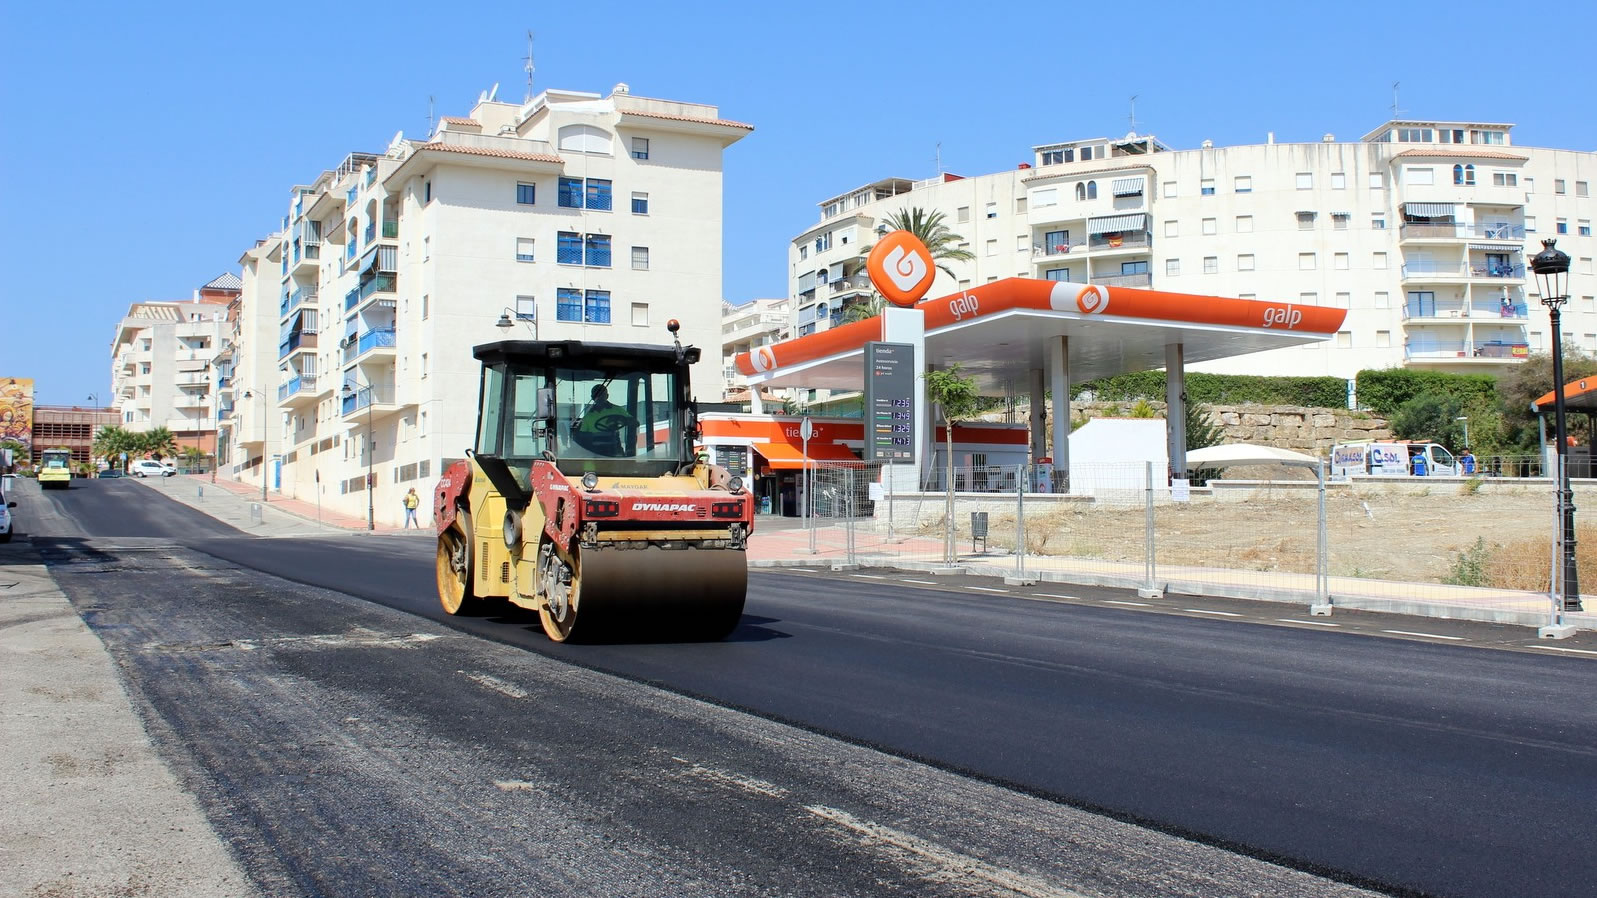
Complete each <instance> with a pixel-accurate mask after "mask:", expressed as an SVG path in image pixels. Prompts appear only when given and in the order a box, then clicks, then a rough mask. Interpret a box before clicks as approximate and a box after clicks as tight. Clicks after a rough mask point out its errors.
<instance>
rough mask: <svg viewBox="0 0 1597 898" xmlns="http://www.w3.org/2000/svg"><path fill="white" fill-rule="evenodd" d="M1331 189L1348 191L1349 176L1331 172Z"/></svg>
mask: <svg viewBox="0 0 1597 898" xmlns="http://www.w3.org/2000/svg"><path fill="white" fill-rule="evenodd" d="M1331 189H1332V190H1346V189H1347V175H1346V174H1345V173H1343V172H1339V171H1337V172H1331Z"/></svg>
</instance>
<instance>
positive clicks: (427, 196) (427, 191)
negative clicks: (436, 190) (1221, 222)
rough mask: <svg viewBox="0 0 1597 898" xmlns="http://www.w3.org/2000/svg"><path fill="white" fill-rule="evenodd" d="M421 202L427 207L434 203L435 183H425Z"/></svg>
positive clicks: (422, 186)
mask: <svg viewBox="0 0 1597 898" xmlns="http://www.w3.org/2000/svg"><path fill="white" fill-rule="evenodd" d="M421 197H422V199H421V202H422V205H424V206H425V205H426V204H428V203H430V202H432V201H433V182H431V181H423V182H422V185H421Z"/></svg>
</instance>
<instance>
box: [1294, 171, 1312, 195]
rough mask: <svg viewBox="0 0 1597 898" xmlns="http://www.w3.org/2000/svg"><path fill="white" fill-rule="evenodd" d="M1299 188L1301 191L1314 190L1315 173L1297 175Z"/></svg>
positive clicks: (1303, 172)
mask: <svg viewBox="0 0 1597 898" xmlns="http://www.w3.org/2000/svg"><path fill="white" fill-rule="evenodd" d="M1297 187H1298V189H1299V190H1312V189H1314V173H1313V172H1306V171H1300V172H1298V174H1297Z"/></svg>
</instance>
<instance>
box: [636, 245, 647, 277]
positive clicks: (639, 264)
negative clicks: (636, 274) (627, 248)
mask: <svg viewBox="0 0 1597 898" xmlns="http://www.w3.org/2000/svg"><path fill="white" fill-rule="evenodd" d="M632 270H633V271H648V270H649V248H648V247H647V246H634V247H633V248H632Z"/></svg>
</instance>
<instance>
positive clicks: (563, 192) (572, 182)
mask: <svg viewBox="0 0 1597 898" xmlns="http://www.w3.org/2000/svg"><path fill="white" fill-rule="evenodd" d="M560 206H561V207H562V208H566V209H581V208H582V179H581V178H561V179H560Z"/></svg>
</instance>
